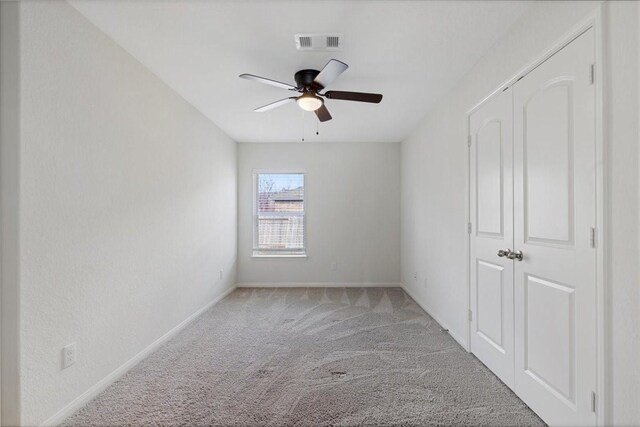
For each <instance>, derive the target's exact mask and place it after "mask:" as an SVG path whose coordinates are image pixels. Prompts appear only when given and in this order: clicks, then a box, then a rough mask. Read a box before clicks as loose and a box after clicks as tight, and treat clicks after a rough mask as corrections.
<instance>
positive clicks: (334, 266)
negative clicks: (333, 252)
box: [331, 261, 338, 271]
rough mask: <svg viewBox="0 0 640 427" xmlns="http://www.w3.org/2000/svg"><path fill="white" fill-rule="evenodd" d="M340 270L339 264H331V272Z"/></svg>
mask: <svg viewBox="0 0 640 427" xmlns="http://www.w3.org/2000/svg"><path fill="white" fill-rule="evenodd" d="M337 269H338V263H337V262H335V261H333V262H332V263H331V270H333V271H336V270H337Z"/></svg>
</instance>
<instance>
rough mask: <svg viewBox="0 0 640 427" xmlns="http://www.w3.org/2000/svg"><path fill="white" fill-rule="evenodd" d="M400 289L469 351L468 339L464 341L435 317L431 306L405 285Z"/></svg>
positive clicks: (440, 319)
mask: <svg viewBox="0 0 640 427" xmlns="http://www.w3.org/2000/svg"><path fill="white" fill-rule="evenodd" d="M400 287H402V289H403V290H404V291H405V292H406V293H407V294H408V295H409V296H410V297H411V298H412V299H413V300H414V301H415V302H416V303H417V304H418V305H419V306H420V308H422V309H423V310H424V311H425V312H426V313H427V314H428V315H429V316H431V317H432V318H433V320H435V321H436V322H438V324H439V325H440V326H442V328H443V329H447V330H448V333H449V335H451V337H452V338H453V339H454V340H456V341H457V342H458V344H460V345H461V346H462V348H464V349H465V350H467V351H469V345H468V343H467V340H466V339H463V337H462V336H461V335H459V334H458V333H456V332H455V331H453V330H451V328H449V326H447V323H446V322H444V321H443V320H442V318H440V317H438V316H437V315H435V314H434V311H433V310H432V309H430V308H429V306H427V304H426V303H425V302H424V301H421V300H420V298H418V297H417V295H416V294H415V293H414V292H413V291H411V289H409V288H408V287H407V286H405V285H404V284H401V285H400Z"/></svg>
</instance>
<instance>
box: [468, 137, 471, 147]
mask: <svg viewBox="0 0 640 427" xmlns="http://www.w3.org/2000/svg"><path fill="white" fill-rule="evenodd" d="M467 147H469V148H471V135H469V136H468V137H467Z"/></svg>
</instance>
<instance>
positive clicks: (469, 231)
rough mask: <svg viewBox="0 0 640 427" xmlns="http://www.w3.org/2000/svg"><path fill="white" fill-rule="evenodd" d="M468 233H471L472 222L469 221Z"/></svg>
mask: <svg viewBox="0 0 640 427" xmlns="http://www.w3.org/2000/svg"><path fill="white" fill-rule="evenodd" d="M467 234H471V223H470V222H468V223H467Z"/></svg>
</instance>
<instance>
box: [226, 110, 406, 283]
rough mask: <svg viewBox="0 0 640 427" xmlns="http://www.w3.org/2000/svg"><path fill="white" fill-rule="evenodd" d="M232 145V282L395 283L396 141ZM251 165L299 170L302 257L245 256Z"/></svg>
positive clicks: (397, 240) (397, 241)
mask: <svg viewBox="0 0 640 427" xmlns="http://www.w3.org/2000/svg"><path fill="white" fill-rule="evenodd" d="M334 120H336V119H334ZM238 147H239V148H238V215H239V216H238V221H239V222H238V282H239V283H241V284H247V283H288V284H305V283H341V284H347V283H350V284H356V283H359V284H363V283H365V284H382V283H398V282H399V279H400V195H399V191H398V190H399V188H400V169H399V167H400V146H399V144H371V143H362V144H326V143H294V144H266V143H260V144H239V145H238ZM254 169H273V170H276V171H277V170H291V169H301V170H304V171H306V173H307V175H306V186H305V192H306V193H305V197H306V219H307V222H306V227H307V250H308V255H309V256H308V258H307V259H304V260H300V259H293V260H292V259H288V260H282V259H278V260H273V259H271V260H265V259H252V258H251V249H252V243H253V237H252V232H253V231H252V230H253V229H252V227H253V225H252V224H253V223H252V218H253V211H252V210H253V203H252V201H253V193H252V192H253V185H252V179H253V178H252V176H253V170H254ZM334 261H335V262H336V263H337V270H335V271H332V270H331V263H332V262H334Z"/></svg>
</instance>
